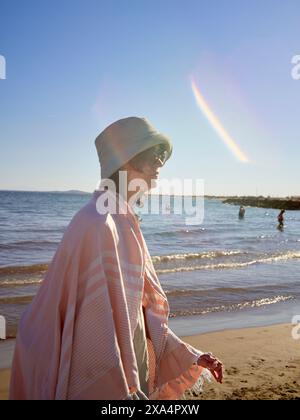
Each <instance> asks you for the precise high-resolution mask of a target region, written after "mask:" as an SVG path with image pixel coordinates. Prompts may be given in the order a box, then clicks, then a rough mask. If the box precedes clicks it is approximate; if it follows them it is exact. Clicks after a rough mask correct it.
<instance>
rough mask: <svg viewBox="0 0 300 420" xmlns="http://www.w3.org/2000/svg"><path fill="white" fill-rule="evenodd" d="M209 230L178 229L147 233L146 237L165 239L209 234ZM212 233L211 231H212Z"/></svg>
mask: <svg viewBox="0 0 300 420" xmlns="http://www.w3.org/2000/svg"><path fill="white" fill-rule="evenodd" d="M207 231H208V229H207V228H197V229H187V228H183V229H177V230H172V231H169V230H164V231H161V232H151V233H149V232H147V231H146V232H145V237H148V236H150V237H157V236H165V237H173V236H175V237H176V236H178V235H181V234H183V235H186V234H197V233H203V232H207ZM210 231H211V230H210Z"/></svg>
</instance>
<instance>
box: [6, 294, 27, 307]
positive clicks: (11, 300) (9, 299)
mask: <svg viewBox="0 0 300 420" xmlns="http://www.w3.org/2000/svg"><path fill="white" fill-rule="evenodd" d="M33 298H34V295H24V296H0V304H10V305H11V304H19V305H20V304H26V303H30V302H31V301H32V299H33Z"/></svg>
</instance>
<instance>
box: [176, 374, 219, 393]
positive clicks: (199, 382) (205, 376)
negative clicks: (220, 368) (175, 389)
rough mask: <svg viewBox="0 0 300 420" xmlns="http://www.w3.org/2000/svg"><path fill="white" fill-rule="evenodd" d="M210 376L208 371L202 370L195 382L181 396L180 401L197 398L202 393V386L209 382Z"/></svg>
mask: <svg viewBox="0 0 300 420" xmlns="http://www.w3.org/2000/svg"><path fill="white" fill-rule="evenodd" d="M211 380H212V374H211V373H210V371H209V370H208V369H203V371H202V373H201V375H200V376H199V379H198V380H197V382H196V383H195V384H194V385H193V386H192V387H191V388H190V389H187V390H186V391H185V392H184V393H183V394H182V396H181V398H180V399H181V400H188V399H190V397H197V396H199V395H200V394H202V392H203V385H204V383H205V381H206V382H211Z"/></svg>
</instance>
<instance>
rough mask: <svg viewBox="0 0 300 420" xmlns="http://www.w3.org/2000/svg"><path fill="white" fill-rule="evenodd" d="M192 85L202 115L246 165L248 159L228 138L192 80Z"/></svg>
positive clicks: (229, 137) (234, 142)
mask: <svg viewBox="0 0 300 420" xmlns="http://www.w3.org/2000/svg"><path fill="white" fill-rule="evenodd" d="M191 84H192V90H193V93H194V96H195V99H196V102H197V104H198V106H199V108H200V109H201V111H202V112H203V114H204V115H205V116H206V118H207V119H208V121H209V122H210V124H211V125H212V127H213V128H214V129H215V131H216V132H217V133H218V135H219V136H220V138H221V140H222V141H223V142H224V143H225V144H226V146H227V147H228V148H229V149H230V150H231V152H232V153H233V154H234V155H235V157H236V158H237V159H238V160H239V161H241V162H243V163H248V162H249V159H248V158H247V156H246V155H245V153H243V152H242V150H241V149H240V147H239V146H238V144H237V143H236V141H234V140H233V138H232V137H231V136H230V134H229V133H228V132H227V131H226V130H225V128H224V127H223V125H222V123H221V122H220V120H219V119H218V117H217V116H216V115H215V114H214V112H213V111H212V109H211V108H210V106H209V105H208V103H207V102H206V100H205V99H204V97H203V95H202V94H201V93H200V90H199V88H198V87H197V85H196V83H195V82H194V80H191Z"/></svg>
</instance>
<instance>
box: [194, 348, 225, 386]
mask: <svg viewBox="0 0 300 420" xmlns="http://www.w3.org/2000/svg"><path fill="white" fill-rule="evenodd" d="M197 364H198V365H199V366H202V367H204V368H206V369H208V370H209V371H210V373H211V374H212V376H213V377H214V378H215V380H216V381H217V382H219V383H220V384H221V383H222V382H223V363H222V362H220V360H218V359H217V358H216V357H215V356H213V355H212V354H211V353H204V354H202V356H200V357H199V359H198V361H197Z"/></svg>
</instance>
